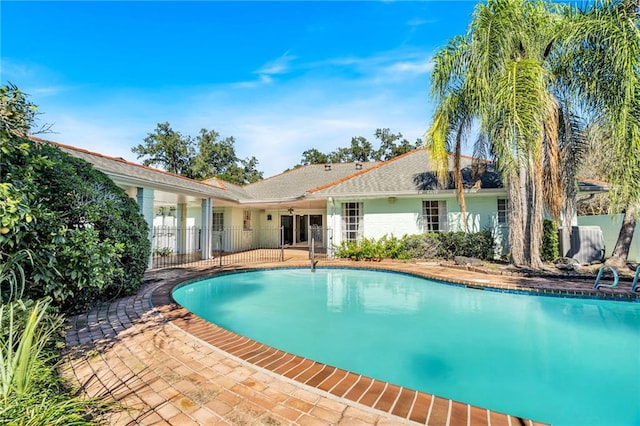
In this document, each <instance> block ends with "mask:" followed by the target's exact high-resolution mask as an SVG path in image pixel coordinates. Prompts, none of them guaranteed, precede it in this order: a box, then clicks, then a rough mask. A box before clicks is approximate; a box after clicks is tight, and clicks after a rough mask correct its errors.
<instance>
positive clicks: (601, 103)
mask: <svg viewBox="0 0 640 426" xmlns="http://www.w3.org/2000/svg"><path fill="white" fill-rule="evenodd" d="M572 15H573V17H574V19H573V22H574V24H573V26H572V28H571V30H570V33H569V37H568V42H569V44H570V45H572V46H574V49H573V51H574V52H575V57H576V58H581V60H579V61H574V62H573V67H574V68H577V71H578V72H577V73H576V77H577V78H576V79H574V80H573V81H572V82H573V83H574V84H575V85H576V86H579V88H580V89H581V90H582V93H583V95H584V98H585V99H586V100H587V102H588V107H589V109H590V110H591V111H592V114H593V120H594V122H595V123H597V125H598V126H599V127H600V130H601V132H600V133H601V134H604V135H606V137H605V138H604V139H603V140H602V141H601V142H602V143H604V144H606V145H607V147H608V148H609V151H610V152H611V154H612V155H613V156H614V157H615V161H613V162H612V167H611V168H609V169H608V172H609V173H608V179H609V181H610V182H611V183H612V184H613V185H614V186H613V191H612V194H611V201H612V203H611V209H612V211H613V212H621V211H622V212H624V218H623V222H622V226H621V229H620V234H619V236H618V241H617V243H616V246H615V248H614V251H613V256H612V257H611V258H610V259H609V260H608V261H607V263H608V264H611V265H615V266H618V267H621V266H624V265H625V263H626V260H627V256H628V254H629V246H630V245H631V241H632V238H633V233H634V230H635V226H636V219H637V214H638V211H639V205H640V2H638V1H637V0H605V1H597V2H595V3H593V4H592V5H591V6H590V7H588V8H587V9H586V10H584V11H580V10H576V11H573V13H572Z"/></svg>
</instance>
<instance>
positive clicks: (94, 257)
mask: <svg viewBox="0 0 640 426" xmlns="http://www.w3.org/2000/svg"><path fill="white" fill-rule="evenodd" d="M15 90H17V89H14V91H15ZM0 100H1V101H2V105H1V106H2V108H3V111H5V110H11V111H16V110H18V111H19V110H20V106H19V105H18V106H16V105H14V104H11V103H12V102H13V103H15V102H19V103H20V102H21V105H22V106H21V107H22V109H23V110H25V111H27V112H25V113H24V114H23V116H25V117H28V111H31V109H32V108H31V105H30V104H29V103H27V102H26V101H25V100H24V98H21V97H20V96H17V95H16V94H15V93H14V94H13V95H11V96H8V95H7V89H6V88H1V89H0ZM7 103H9V104H11V106H10V107H8V106H7ZM3 111H0V112H3ZM0 115H1V116H2V117H3V118H4V117H5V115H4V114H0ZM14 116H16V114H14ZM12 117H13V116H12ZM16 121H19V122H20V123H19V124H18V125H12V124H11V123H9V124H7V123H5V122H4V121H2V122H1V123H0V124H2V126H1V127H0V182H2V183H0V252H4V253H5V254H7V255H12V254H15V253H18V252H20V251H23V250H25V249H29V250H30V251H31V254H32V258H33V262H32V263H28V264H25V265H23V270H24V272H25V277H26V281H27V282H29V283H30V286H29V288H28V289H27V294H26V296H27V297H29V298H32V299H39V298H42V297H46V296H50V297H51V298H52V304H53V305H55V306H58V307H61V308H62V309H63V310H64V311H66V312H76V311H80V310H84V309H86V308H87V307H88V306H90V305H92V304H94V303H95V302H96V301H99V300H104V299H108V298H112V297H115V296H118V295H122V294H130V293H132V292H134V291H135V290H137V289H138V288H139V286H140V285H141V283H142V275H143V274H144V271H145V270H146V267H147V263H148V259H149V253H150V243H149V239H148V232H149V230H148V226H147V223H146V221H145V220H144V218H143V217H142V216H141V215H140V213H139V211H138V206H137V204H136V202H135V201H134V200H133V199H131V198H130V197H129V196H127V194H125V193H124V191H123V190H122V189H120V188H119V187H117V186H116V185H115V184H114V183H113V182H112V181H111V180H110V179H109V178H108V177H107V176H106V175H105V174H103V173H101V172H99V171H97V170H95V169H93V167H92V166H91V165H90V164H89V163H87V162H85V161H82V160H80V159H77V158H74V157H71V156H69V155H67V154H66V153H64V152H62V151H61V150H60V149H58V148H56V147H54V146H51V145H49V144H46V143H39V142H34V141H32V140H30V139H26V138H23V137H20V136H19V134H20V133H16V132H15V131H12V130H11V129H14V128H18V129H21V130H27V129H28V127H27V124H24V123H22V121H20V119H18V118H16ZM23 121H24V120H23ZM0 260H2V259H0Z"/></svg>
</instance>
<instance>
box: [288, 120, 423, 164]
mask: <svg viewBox="0 0 640 426" xmlns="http://www.w3.org/2000/svg"><path fill="white" fill-rule="evenodd" d="M375 137H376V139H378V140H379V141H380V147H379V148H378V149H375V148H374V147H373V144H372V143H371V142H369V141H368V140H367V138H365V137H364V136H355V137H352V138H351V143H350V145H349V146H348V147H340V148H338V149H336V150H335V151H332V152H330V153H328V154H325V153H323V152H320V151H319V150H318V149H316V148H312V149H308V150H306V151H304V152H303V153H302V162H301V163H300V164H301V165H306V164H323V163H349V162H366V161H385V160H389V159H391V158H393V157H397V156H398V155H401V154H404V153H407V152H409V151H411V150H413V149H416V148H417V147H419V146H420V145H422V141H421V140H420V139H418V140H416V142H415V143H413V144H412V143H411V142H409V141H408V140H406V139H405V138H403V137H402V133H397V134H394V133H391V131H390V130H389V129H387V128H385V129H376V132H375Z"/></svg>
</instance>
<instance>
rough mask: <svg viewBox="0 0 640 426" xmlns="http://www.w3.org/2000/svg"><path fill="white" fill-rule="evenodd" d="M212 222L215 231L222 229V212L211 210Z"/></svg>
mask: <svg viewBox="0 0 640 426" xmlns="http://www.w3.org/2000/svg"><path fill="white" fill-rule="evenodd" d="M212 222H213V230H214V231H216V232H219V231H222V230H223V229H224V213H223V212H213V217H212Z"/></svg>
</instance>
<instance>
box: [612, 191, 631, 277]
mask: <svg viewBox="0 0 640 426" xmlns="http://www.w3.org/2000/svg"><path fill="white" fill-rule="evenodd" d="M635 213H636V206H634V205H633V204H631V203H630V204H629V205H628V206H627V209H626V210H625V212H624V218H623V219H622V226H621V227H620V233H619V234H618V241H616V246H615V247H614V249H613V254H612V255H611V257H610V258H609V259H607V261H606V262H605V263H606V264H607V265H609V266H615V267H617V268H624V267H625V266H626V265H627V258H628V257H629V248H630V247H631V241H632V240H633V233H634V232H635V230H636V215H635Z"/></svg>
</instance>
